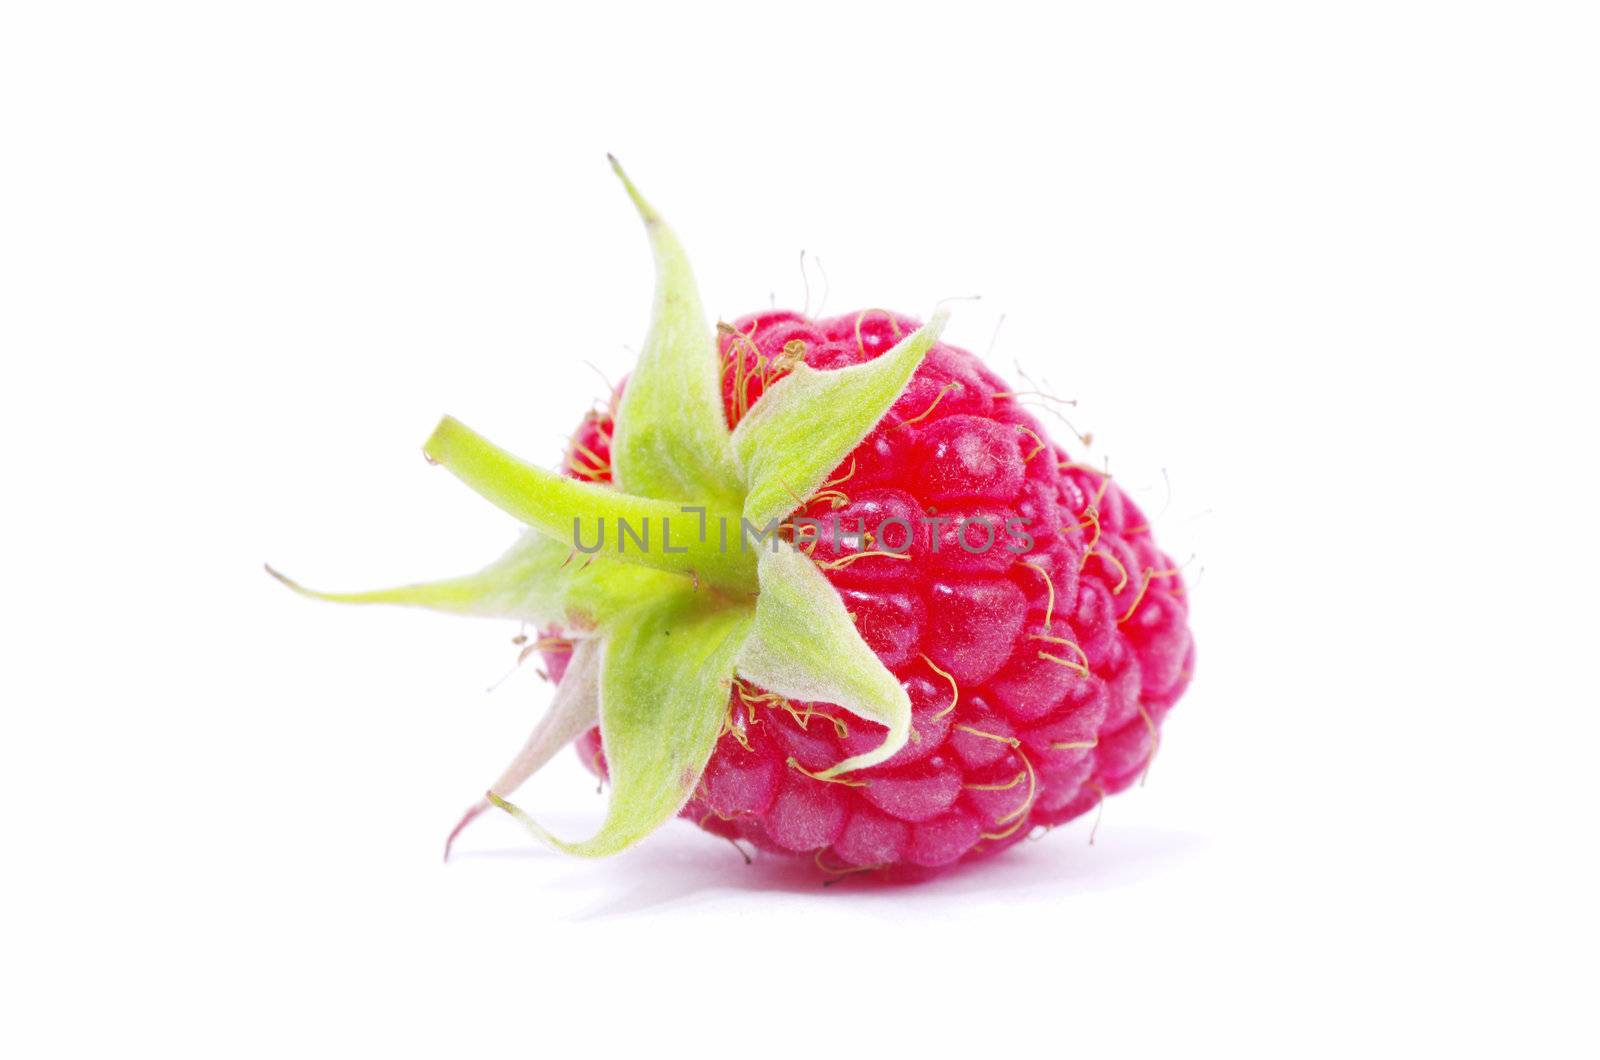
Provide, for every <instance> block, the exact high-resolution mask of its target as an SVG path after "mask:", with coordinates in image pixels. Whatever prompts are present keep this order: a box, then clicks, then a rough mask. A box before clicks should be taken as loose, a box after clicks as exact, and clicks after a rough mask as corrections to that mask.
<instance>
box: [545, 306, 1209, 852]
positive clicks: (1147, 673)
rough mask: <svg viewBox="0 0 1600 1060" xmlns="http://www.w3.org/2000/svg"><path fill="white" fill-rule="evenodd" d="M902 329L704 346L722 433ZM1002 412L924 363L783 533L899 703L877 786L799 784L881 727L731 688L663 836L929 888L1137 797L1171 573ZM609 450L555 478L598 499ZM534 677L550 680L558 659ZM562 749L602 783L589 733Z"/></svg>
mask: <svg viewBox="0 0 1600 1060" xmlns="http://www.w3.org/2000/svg"><path fill="white" fill-rule="evenodd" d="M917 327H918V322H916V321H914V320H911V319H909V318H906V317H900V316H892V315H890V314H888V313H886V312H883V311H881V310H869V311H866V312H861V313H850V314H846V315H844V316H840V317H835V318H831V319H822V320H811V319H807V318H805V317H803V316H801V315H800V314H798V313H793V312H783V311H770V312H764V313H760V314H756V315H753V316H749V317H744V318H741V319H739V320H737V321H735V322H733V323H732V324H730V325H722V326H720V327H719V329H718V330H719V350H720V353H721V357H722V364H723V398H724V402H725V406H726V412H727V416H728V421H729V424H730V426H731V425H734V424H737V422H738V421H739V420H740V419H741V418H742V417H743V416H744V415H745V414H746V413H747V412H748V411H749V409H750V408H751V407H752V406H754V405H755V404H756V403H757V402H758V401H760V399H761V395H762V393H763V392H764V390H765V388H766V387H767V386H769V385H771V384H772V383H773V382H775V381H776V380H777V379H779V378H781V377H782V376H783V375H784V374H786V372H787V371H788V369H789V368H790V367H792V366H793V365H794V364H796V363H798V362H799V361H801V360H803V361H804V362H805V363H806V364H808V365H810V366H811V367H813V368H817V369H830V368H841V367H846V366H849V365H853V364H858V363H861V362H862V361H865V360H868V359H871V358H874V357H876V356H878V355H880V354H882V353H884V352H885V351H887V350H888V349H890V348H891V347H892V346H894V344H895V343H896V342H897V341H899V340H900V339H901V338H903V337H904V336H906V335H908V334H910V333H911V332H912V331H914V330H915V329H916V328H917ZM1024 397H1025V395H1022V394H1019V393H1017V392H1016V391H1014V390H1013V389H1012V388H1011V387H1009V386H1007V385H1006V384H1005V383H1004V382H1003V381H1002V380H1001V379H999V378H998V377H997V376H995V375H994V374H993V373H991V372H990V371H989V370H988V369H987V368H986V367H985V366H983V365H982V364H981V363H980V362H979V361H978V359H977V358H975V357H974V356H972V355H971V354H970V353H968V352H966V351H964V350H961V349H959V348H956V347H954V346H950V345H946V344H942V343H941V344H938V345H935V346H934V347H933V348H932V350H931V351H930V352H929V353H928V355H927V357H926V359H925V360H924V361H923V363H922V365H921V366H920V368H919V369H918V370H917V372H916V374H915V375H914V376H913V378H912V380H911V383H910V385H909V386H908V387H907V388H906V389H905V391H904V392H903V393H902V394H901V396H900V398H899V399H898V400H897V401H896V403H895V405H894V406H893V408H892V409H891V410H890V412H889V414H888V415H887V416H885V417H884V419H883V421H882V422H881V423H880V424H879V425H878V426H877V428H876V429H874V430H873V431H872V433H871V434H870V435H869V436H868V437H867V438H866V439H865V440H864V441H862V443H861V444H860V445H859V446H858V447H857V448H856V450H855V451H854V452H853V453H852V454H851V455H850V457H849V458H847V459H846V460H844V461H843V462H842V463H841V464H840V466H839V467H838V468H837V469H836V470H835V472H834V473H833V474H832V475H831V476H830V479H829V482H828V483H825V484H824V486H823V488H822V489H820V490H818V491H817V492H816V493H815V494H814V495H813V496H812V497H811V498H810V499H809V500H808V501H807V503H805V504H804V505H801V506H800V507H798V508H797V509H796V511H795V512H794V513H793V514H792V515H791V517H790V521H789V522H788V523H787V524H785V534H786V536H789V537H790V538H791V539H793V540H795V541H797V542H798V543H800V544H801V545H802V546H803V547H804V548H805V549H806V550H807V551H808V552H809V553H810V555H811V556H812V558H813V560H814V561H815V562H816V563H817V565H818V567H820V568H821V569H822V570H823V572H824V573H825V574H826V576H827V577H828V579H829V581H830V582H831V583H832V584H833V585H834V587H835V588H836V589H837V590H838V591H839V593H840V595H841V597H842V598H843V599H844V601H845V605H846V608H847V609H848V610H849V611H850V612H851V614H852V616H853V618H854V620H855V622H856V625H857V628H858V630H859V631H860V633H861V635H862V637H863V638H864V639H865V641H866V642H867V644H868V645H869V646H870V647H871V648H872V649H873V651H874V652H875V653H877V655H878V657H879V659H880V660H881V661H882V662H883V664H884V665H885V666H887V667H888V668H889V669H890V670H891V671H893V673H894V674H895V675H896V677H898V679H899V680H900V682H901V684H902V686H903V687H904V688H905V689H906V691H907V693H908V694H909V696H910V699H911V703H912V709H913V725H914V734H913V738H912V742H911V743H909V744H907V745H906V746H905V747H904V748H902V749H901V750H900V752H899V753H897V754H896V755H895V756H894V757H893V758H892V759H890V760H889V761H888V762H886V763H884V764H882V765H879V766H875V767H873V768H870V769H866V770H862V771H859V772H856V773H851V774H847V775H844V776H841V777H839V778H837V779H833V780H820V779H816V778H815V777H814V776H813V774H815V773H818V772H820V771H822V770H825V769H827V768H828V767H830V766H832V765H834V764H835V763H837V762H839V761H840V760H842V759H844V758H846V757H848V756H850V755H852V754H857V753H860V752H862V751H864V750H867V749H869V748H871V747H874V746H876V745H877V744H878V743H880V742H882V739H883V735H884V730H883V729H882V728H881V727H879V726H877V725H875V724H873V723H871V722H868V721H863V720H861V719H860V718H857V717H855V716H853V715H850V714H848V713H847V712H845V711H843V710H841V709H839V708H837V707H835V706H832V705H830V704H827V703H803V702H792V701H788V700H784V699H782V698H781V697H778V696H775V695H772V694H769V693H767V692H765V691H763V690H762V689H760V688H757V687H754V686H752V685H750V684H749V683H748V682H744V681H735V682H734V685H733V688H732V691H731V693H730V697H729V704H728V720H727V723H726V726H725V729H724V732H723V735H722V736H721V737H720V739H719V741H718V743H717V747H716V750H715V752H714V754H713V755H712V758H711V761H710V764H709V766H708V767H707V769H706V771H705V774H704V776H703V777H702V778H701V781H700V783H699V785H698V787H697V789H696V792H695V795H694V797H693V798H692V799H691V800H690V802H689V803H688V805H687V806H686V807H685V808H684V810H683V813H682V816H684V817H686V818H688V819H690V820H692V821H694V822H695V823H697V824H698V825H699V826H700V827H702V828H704V829H705V830H707V831H709V832H713V833H715V834H717V835H720V836H724V837H727V838H731V839H741V840H746V841H748V842H749V843H751V844H753V845H755V846H756V847H759V848H761V849H763V850H768V851H774V852H780V853H784V854H791V855H799V856H805V857H809V858H813V859H814V860H815V861H816V863H817V865H818V866H819V867H821V868H822V869H823V870H824V871H827V872H841V873H842V872H849V871H853V870H858V869H868V868H882V867H892V866H899V867H915V868H917V869H938V868H942V867H945V866H949V865H952V864H955V863H957V862H960V861H963V860H970V859H974V858H979V857H983V856H986V855H989V854H993V853H995V852H997V851H999V850H1002V849H1004V848H1005V847H1007V846H1009V845H1011V844H1013V843H1015V842H1018V841H1019V840H1021V839H1023V838H1025V837H1027V836H1028V835H1029V834H1030V833H1031V832H1033V831H1034V830H1035V829H1036V828H1038V827H1039V826H1045V827H1049V826H1054V825H1057V824H1061V823H1063V822H1065V821H1068V820H1070V819H1072V818H1074V817H1076V816H1078V815H1080V814H1082V813H1084V812H1085V811H1086V810H1089V809H1091V808H1093V807H1094V806H1095V805H1096V804H1097V803H1098V802H1099V801H1100V800H1101V799H1103V798H1104V797H1106V796H1107V795H1111V794H1114V793H1116V792H1118V791H1121V790H1123V789H1124V788H1127V787H1128V786H1129V785H1130V784H1132V783H1134V782H1135V781H1136V780H1137V779H1138V778H1139V777H1140V775H1141V773H1142V772H1143V771H1144V769H1145V767H1146V765H1147V764H1148V762H1149V760H1150V758H1151V756H1152V755H1153V754H1154V752H1155V749H1156V746H1157V741H1158V738H1159V731H1160V724H1161V721H1162V719H1163V717H1164V716H1165V715H1166V713H1167V711H1168V710H1169V709H1170V708H1171V707H1172V705H1173V704H1174V703H1175V702H1176V701H1177V699H1178V697H1179V696H1180V695H1181V694H1182V692H1183V690H1184V688H1185V686H1186V685H1187V684H1188V681H1189V678H1190V674H1191V672H1192V670H1193V666H1194V645H1193V641H1192V639H1191V637H1190V634H1189V629H1188V620H1187V604H1186V598H1185V595H1184V583H1183V579H1182V575H1181V574H1180V573H1179V572H1178V570H1177V568H1176V565H1175V564H1174V563H1173V562H1172V560H1171V559H1170V558H1169V557H1167V556H1166V555H1165V554H1163V553H1162V552H1161V551H1160V550H1159V549H1158V548H1157V547H1156V545H1155V542H1154V541H1153V539H1152V535H1151V531H1150V527H1149V525H1148V524H1147V522H1146V520H1145V518H1144V516H1143V514H1142V513H1141V512H1140V511H1139V509H1138V508H1137V507H1136V506H1135V505H1134V504H1133V502H1132V501H1130V500H1129V499H1128V498H1127V496H1126V495H1125V494H1124V493H1123V492H1122V491H1121V490H1120V489H1119V488H1118V487H1117V485H1116V483H1115V482H1113V481H1111V480H1110V479H1109V477H1107V476H1106V475H1105V474H1104V473H1102V472H1100V471H1098V470H1095V469H1093V468H1091V467H1088V466H1086V465H1083V464H1080V463H1077V462H1075V461H1074V458H1073V456H1072V455H1071V454H1069V453H1068V452H1067V451H1066V450H1065V449H1063V448H1062V447H1060V446H1058V445H1056V444H1054V443H1052V442H1051V441H1050V439H1049V437H1048V435H1047V434H1046V431H1045V429H1044V427H1043V426H1042V425H1041V424H1040V422H1039V421H1038V420H1037V419H1036V418H1035V417H1034V416H1033V415H1032V414H1031V413H1030V412H1029V411H1028V410H1027V409H1026V408H1025V407H1024V406H1023V404H1022V403H1021V401H1020V400H1019V399H1021V398H1024ZM612 407H613V408H614V407H615V402H613V404H612ZM611 432H612V421H611V415H610V412H609V411H601V412H593V413H591V414H590V415H589V416H588V417H586V418H585V420H584V422H583V424H582V425H581V427H580V429H579V431H578V432H577V434H576V435H575V436H574V438H573V441H572V444H571V446H570V448H569V451H568V454H567V463H566V472H567V474H569V475H572V476H574V477H579V478H583V479H587V480H590V481H597V482H605V481H609V479H610V438H611ZM835 519H837V523H835ZM809 520H816V521H817V522H816V523H812V522H810V521H809ZM880 531H881V537H882V540H879V532H880ZM546 661H547V663H548V665H549V672H550V674H551V676H552V678H554V679H556V680H559V679H560V675H561V673H562V670H563V669H564V665H563V664H564V662H565V656H564V655H562V654H561V653H560V652H559V651H556V652H550V653H547V654H546ZM578 750H579V753H580V754H581V755H582V756H583V758H584V760H585V762H586V763H587V764H589V765H590V766H591V768H594V769H596V770H598V771H601V772H603V770H604V750H603V748H602V747H601V746H600V737H599V730H598V729H594V730H591V731H590V732H589V733H588V734H587V735H586V736H585V737H584V738H582V739H581V740H580V741H579V744H578Z"/></svg>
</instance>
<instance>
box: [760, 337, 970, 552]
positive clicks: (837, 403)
mask: <svg viewBox="0 0 1600 1060" xmlns="http://www.w3.org/2000/svg"><path fill="white" fill-rule="evenodd" d="M946 317H947V314H946V313H945V312H944V311H943V310H941V311H939V312H937V313H935V314H934V315H933V319H932V320H930V321H928V323H926V324H924V325H923V326H922V327H920V328H918V329H917V330H916V331H914V332H912V333H911V334H910V335H907V336H906V337H905V338H904V339H901V340H900V342H899V343H897V344H896V345H895V346H894V348H893V349H891V350H889V351H888V352H887V353H885V354H883V355H882V356H881V357H876V358H874V359H872V360H870V361H867V362H865V363H863V364H857V365H852V366H850V367H849V368H837V369H832V370H829V371H817V370H816V369H814V368H810V367H808V366H806V365H804V364H800V365H797V366H796V367H795V369H794V371H792V372H791V373H789V374H788V375H786V376H784V377H783V378H782V379H780V380H778V382H777V383H775V384H773V385H772V386H771V387H769V388H767V390H766V392H765V393H764V394H762V396H761V400H760V401H758V402H756V403H755V405H754V406H753V407H752V408H751V409H750V412H749V414H748V415H746V416H745V418H744V419H742V420H740V421H739V426H738V427H737V428H736V429H735V430H734V432H733V447H734V453H735V455H736V456H737V458H738V461H739V467H740V472H741V474H742V475H743V476H744V479H745V482H746V485H747V487H748V490H749V492H748V494H747V495H746V497H745V502H744V518H745V519H746V520H748V521H749V522H750V523H751V524H752V525H754V526H765V525H767V523H768V522H769V521H770V520H773V519H780V518H782V517H783V516H784V515H786V514H788V513H789V512H791V511H793V510H794V509H796V508H798V507H800V505H801V504H802V503H804V501H805V499H806V498H808V497H810V496H811V495H812V494H813V493H815V492H816V490H817V487H819V486H820V485H822V482H823V480H824V479H825V478H826V477H827V475H828V473H829V472H830V471H832V470H833V469H834V468H836V467H838V466H839V464H840V462H841V461H843V460H844V458H845V457H847V456H849V455H850V453H851V451H852V450H854V449H855V448H856V446H858V445H860V444H861V442H862V440H863V439H864V438H866V436H867V435H868V434H870V433H871V432H872V429H873V428H874V427H876V426H877V424H878V421H879V420H881V419H883V417H884V415H885V414H886V413H887V412H888V411H889V409H890V407H892V406H893V405H894V403H895V401H896V400H897V399H898V398H899V397H900V394H901V393H902V392H903V391H904V390H905V388H906V384H907V383H909V382H910V380H911V376H912V375H913V374H914V373H915V372H916V370H917V366H918V365H919V364H921V363H922V358H923V357H924V356H925V355H926V354H927V352H928V351H929V350H930V349H932V348H933V344H934V343H936V342H938V341H939V334H940V332H941V331H943V330H944V324H945V319H946Z"/></svg>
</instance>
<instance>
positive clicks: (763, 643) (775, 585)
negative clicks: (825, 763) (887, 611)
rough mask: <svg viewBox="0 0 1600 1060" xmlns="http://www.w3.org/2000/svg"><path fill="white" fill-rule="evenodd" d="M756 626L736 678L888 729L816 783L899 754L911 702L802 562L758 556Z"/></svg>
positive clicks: (788, 552)
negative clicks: (839, 709) (879, 741)
mask: <svg viewBox="0 0 1600 1060" xmlns="http://www.w3.org/2000/svg"><path fill="white" fill-rule="evenodd" d="M760 576H761V595H760V596H758V597H757V598H756V614H755V623H754V625H753V626H752V627H751V631H750V636H749V639H748V640H746V641H745V645H744V648H743V649H742V650H741V651H740V652H739V657H738V659H737V661H736V662H735V669H736V670H737V672H738V674H739V676H740V677H743V678H746V679H748V680H750V681H753V682H754V683H755V684H757V685H760V686H761V687H762V688H764V689H767V690H768V691H770V692H776V693H778V694H779V695H781V696H787V697H789V698H791V699H800V700H807V701H812V702H825V703H836V704H838V705H839V706H841V707H843V708H844V709H845V710H848V711H849V712H850V713H852V714H854V715H856V716H857V717H859V718H865V719H867V720H868V721H875V722H878V723H879V724H880V725H883V726H885V727H887V728H888V730H889V732H888V734H887V735H885V737H884V740H883V743H882V744H881V745H880V746H878V747H876V748H874V749H873V750H871V751H867V752H865V753H864V754H859V755H855V756H854V757H851V758H847V759H845V760H844V761H842V762H840V763H838V764H837V765H835V766H833V767H831V768H829V769H826V770H824V771H823V772H822V773H819V774H818V776H819V777H821V778H822V779H824V780H826V779H829V778H832V777H835V776H837V775H839V774H840V773H847V772H850V771H851V770H856V769H866V768H868V767H869V766H875V765H877V764H878V763H880V762H884V761H887V760H888V759H889V758H891V757H893V755H894V754H895V753H896V752H897V751H899V750H900V748H902V747H904V746H905V744H906V740H907V739H909V737H910V734H911V697H910V696H908V695H906V690H905V689H904V688H902V687H900V682H899V680H898V679H896V677H895V676H894V674H892V673H890V672H889V669H888V667H886V666H884V665H883V663H882V662H880V661H878V657H877V655H875V654H874V653H873V651H872V649H871V648H869V647H867V642H866V641H864V640H862V639H861V634H860V632H858V631H857V629H856V625H855V623H854V622H853V621H852V620H851V618H850V613H849V612H848V611H846V610H845V606H844V601H843V600H842V599H841V598H840V597H839V593H838V591H837V590H836V589H834V587H833V585H832V584H831V583H829V581H828V579H827V578H825V577H823V575H822V572H821V571H820V570H818V569H817V566H816V564H814V563H812V562H811V560H810V558H809V557H807V556H806V555H805V554H803V553H801V552H799V551H797V550H795V549H793V548H790V547H788V546H785V547H783V548H780V549H779V550H778V551H777V552H765V553H762V556H761V567H760Z"/></svg>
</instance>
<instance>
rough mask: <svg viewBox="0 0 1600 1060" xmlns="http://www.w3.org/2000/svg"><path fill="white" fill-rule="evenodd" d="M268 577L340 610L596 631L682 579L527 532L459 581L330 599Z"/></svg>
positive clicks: (336, 595) (282, 578)
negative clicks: (399, 611) (414, 612)
mask: <svg viewBox="0 0 1600 1060" xmlns="http://www.w3.org/2000/svg"><path fill="white" fill-rule="evenodd" d="M267 572H268V573H269V574H271V575H272V576H273V577H275V578H277V579H278V580H279V581H281V582H283V583H284V584H285V585H287V586H288V587H289V588H291V589H293V590H294V591H295V592H297V593H300V594H301V595H302V596H309V597H313V598H315V599H317V600H327V601H330V602H332V603H339V604H398V605H400V606H403V607H421V608H427V609H428V610H432V611H445V612H449V613H450V614H457V615H473V616H477V617H481V618H513V619H517V620H519V621H522V622H528V623H532V624H536V625H553V626H559V627H561V628H562V629H590V628H593V627H594V626H596V625H599V624H600V623H602V622H604V621H605V620H606V619H607V618H610V617H611V616H613V615H617V614H621V613H622V612H624V611H627V610H630V609H631V608H633V607H636V606H637V605H638V601H639V600H640V598H642V597H646V596H653V595H655V594H658V593H664V592H671V591H674V590H676V589H679V588H681V587H682V586H683V585H684V584H685V580H684V578H683V577H682V576H680V575H676V574H669V573H667V572H666V571H661V570H652V569H650V568H648V567H640V566H636V565H635V564H632V563H621V562H618V561H617V560H616V559H613V558H610V557H607V556H598V555H596V556H585V555H582V554H577V553H575V551H574V549H573V548H572V546H571V545H563V544H562V543H561V542H559V541H557V540H556V539H555V538H553V537H548V536H546V535H544V534H541V533H539V532H538V531H535V530H528V531H526V532H524V533H523V535H522V536H521V537H520V538H518V539H517V542H516V544H514V545H512V546H511V547H510V548H509V549H507V550H506V552H505V554H504V555H502V556H501V557H500V558H499V559H497V560H495V561H494V562H493V563H491V564H489V565H488V566H487V567H484V568H483V569H482V570H480V571H477V572H475V573H473V574H466V575H462V576H460V577H456V578H445V579H442V580H440V581H433V582H417V583H414V584H411V585H401V586H397V587H395V588H392V589H376V590H369V591H366V592H353V593H330V592H320V591H318V590H315V589H307V588H306V587H305V586H303V585H300V584H299V583H298V582H295V581H293V580H291V579H289V578H287V577H285V576H284V575H282V574H280V573H278V572H277V571H276V570H273V569H272V568H271V567H270V566H269V567H268V568H267Z"/></svg>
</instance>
